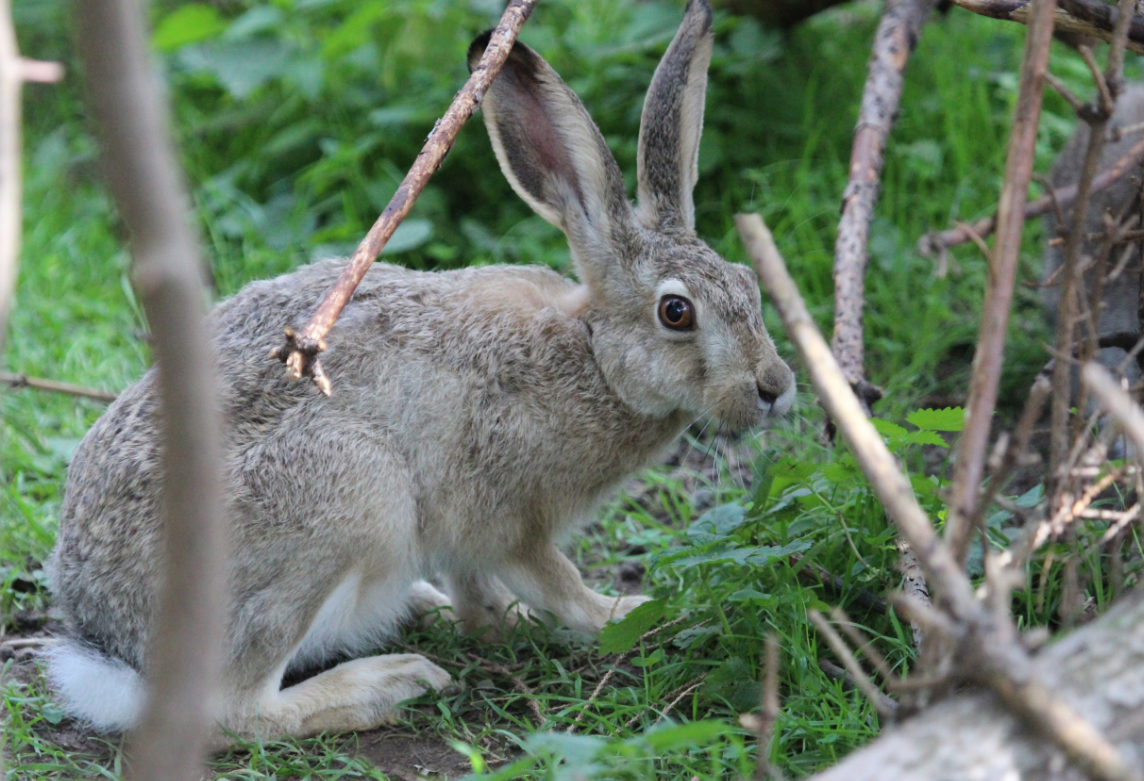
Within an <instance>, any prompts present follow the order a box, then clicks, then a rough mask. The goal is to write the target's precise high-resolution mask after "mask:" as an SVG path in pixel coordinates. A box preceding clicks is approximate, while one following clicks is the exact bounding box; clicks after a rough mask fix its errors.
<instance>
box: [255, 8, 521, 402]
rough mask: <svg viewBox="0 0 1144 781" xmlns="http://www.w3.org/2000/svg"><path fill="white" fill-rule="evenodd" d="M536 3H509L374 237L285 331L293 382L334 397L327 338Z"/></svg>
mask: <svg viewBox="0 0 1144 781" xmlns="http://www.w3.org/2000/svg"><path fill="white" fill-rule="evenodd" d="M536 1H537V0H512V2H510V3H509V5H508V8H506V9H505V12H504V15H503V16H502V17H501V20H500V23H499V24H497V26H496V29H495V30H493V34H492V38H491V39H490V40H489V45H488V47H487V48H486V49H485V53H484V54H483V55H482V56H481V60H480V62H479V63H477V67H476V68H475V69H474V70H473V72H472V74H470V75H469V80H468V81H466V82H465V86H464V87H462V88H461V91H460V92H458V93H457V95H456V97H454V98H453V102H452V104H450V106H449V109H448V110H447V111H446V112H445V115H444V116H443V117H441V119H439V120H438V121H437V124H436V125H435V126H434V128H433V132H432V133H430V134H429V138H428V139H426V141H425V146H424V147H422V149H421V152H420V153H419V154H418V155H417V159H416V160H415V161H414V163H413V166H412V167H411V168H410V169H409V173H407V174H406V175H405V178H404V179H403V180H402V181H401V185H400V186H399V187H398V188H397V192H395V193H394V194H393V198H391V199H390V201H389V204H388V205H387V206H386V207H385V210H384V211H383V212H382V213H381V216H380V217H378V218H377V222H375V223H374V224H373V227H372V228H370V229H369V233H367V234H366V236H365V238H364V239H362V241H361V244H359V245H358V248H357V249H356V250H354V254H353V257H351V258H350V260H349V262H348V263H347V264H346V267H345V269H344V270H343V271H342V273H341V276H339V277H338V279H337V281H336V282H335V283H334V285H333V287H331V288H330V289H329V291H327V293H326V295H325V298H323V299H322V303H321V304H320V305H319V306H318V310H317V311H316V312H314V315H313V317H311V318H310V322H308V323H307V324H306V327H305V328H303V329H302V332H301V333H296V332H295V331H294V329H293V328H287V329H286V344H284V345H283V346H282V347H279V348H277V349H275V350H274V352H272V353H271V357H273V358H277V359H278V360H280V361H282V362H283V363H285V364H286V366H287V371H288V373H289V375H290V377H291V378H292V379H295V380H300V379H301V378H302V377H304V376H305V377H310V378H311V379H313V381H314V383H315V384H316V385H317V386H318V387H319V388H320V389H321V391H322V393H324V394H326V395H327V396H329V395H330V392H331V390H332V387H331V385H330V379H329V377H327V376H326V373H325V371H323V370H322V364H321V361H320V360H319V359H318V354H319V353H321V352H322V351H323V350H325V349H326V335H327V334H328V333H329V332H330V329H331V328H333V327H334V323H335V322H336V321H337V319H338V316H339V315H341V313H342V310H343V309H345V307H346V304H347V303H349V300H350V297H351V296H352V295H353V293H354V290H356V289H357V286H358V284H359V283H360V282H361V280H362V278H363V277H364V276H365V274H366V272H367V271H369V267H370V266H371V265H372V264H373V262H374V260H376V259H377V256H378V255H379V254H381V251H382V250H383V249H384V248H385V244H386V242H387V241H389V239H390V237H391V236H392V235H393V232H394V231H395V230H397V226H398V225H400V224H401V221H402V220H404V219H405V217H406V215H407V214H409V210H410V209H412V208H413V203H414V202H415V201H416V200H417V197H418V196H419V195H421V192H422V190H424V189H425V185H427V184H428V183H429V179H430V177H432V176H433V174H434V173H436V172H437V169H438V168H439V167H440V165H441V162H442V161H443V160H444V159H445V155H446V154H448V152H449V150H450V149H451V148H452V147H453V142H454V141H456V139H457V133H459V132H460V130H461V128H462V127H464V125H465V123H466V122H467V121H468V120H469V117H471V116H472V115H473V112H474V111H475V110H476V108H477V106H478V105H479V104H480V102H481V99H482V98H483V97H484V96H485V92H486V91H488V88H489V85H491V84H492V82H493V79H495V78H496V76H497V74H498V73H500V69H501V67H502V66H503V65H504V63H505V60H507V59H508V55H509V52H511V51H512V46H513V43H514V42H515V41H516V36H517V34H519V33H520V28H521V26H522V25H523V24H524V22H525V20H526V19H528V16H529V14H531V13H532V9H533V6H535V5H536Z"/></svg>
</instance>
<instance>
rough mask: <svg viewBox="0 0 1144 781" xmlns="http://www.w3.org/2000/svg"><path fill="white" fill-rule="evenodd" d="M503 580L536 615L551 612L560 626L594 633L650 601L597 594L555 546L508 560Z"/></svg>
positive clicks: (550, 545)
mask: <svg viewBox="0 0 1144 781" xmlns="http://www.w3.org/2000/svg"><path fill="white" fill-rule="evenodd" d="M500 577H501V580H502V581H504V584H505V585H506V586H508V588H509V589H510V590H511V591H512V592H513V593H514V594H516V595H517V596H518V597H520V599H521V601H522V602H524V603H525V604H526V605H528V606H529V607H530V608H532V609H533V612H535V613H539V614H540V615H541V616H543V614H544V613H545V612H548V613H551V614H552V615H553V616H555V618H556V621H557V622H558V623H559V624H562V625H564V626H567V627H569V628H571V629H575V630H577V631H579V632H587V633H591V634H595V633H597V632H599V631H600V630H601V629H602V628H603V627H604V624H606V623H608V621H610V620H612V619H614V618H623V617H624V616H626V615H627V614H628V613H630V612H631V611H632V610H633V609H635V608H636V607H637V606H638V605H641V604H643V603H644V602H647V601H648V599H649V598H648V597H643V596H636V597H606V596H604V595H603V594H597V593H596V592H595V591H593V590H592V589H590V588H588V587H587V586H585V585H584V581H583V579H582V578H581V577H580V571H579V570H578V569H576V565H575V564H573V563H572V562H571V561H570V560H569V559H568V557H567V556H565V555H564V554H563V553H561V552H560V550H559V549H558V548H557V547H556V546H555V545H552V544H547V545H540V546H537V547H535V548H531V549H528V550H527V551H525V552H524V553H523V554H522V555H520V556H518V557H516V558H514V559H513V560H511V561H509V562H508V564H507V565H506V566H505V567H504V568H503V570H502V571H501V572H500Z"/></svg>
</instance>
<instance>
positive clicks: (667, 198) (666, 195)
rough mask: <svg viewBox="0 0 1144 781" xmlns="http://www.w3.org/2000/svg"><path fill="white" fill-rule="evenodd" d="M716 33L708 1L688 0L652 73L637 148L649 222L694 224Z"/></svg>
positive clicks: (642, 213)
mask: <svg viewBox="0 0 1144 781" xmlns="http://www.w3.org/2000/svg"><path fill="white" fill-rule="evenodd" d="M714 40H715V35H714V33H713V32H712V29H711V6H710V5H709V4H708V2H707V0H689V2H688V3H687V10H686V11H685V12H684V14H683V23H682V24H681V25H680V26H679V31H678V32H677V33H676V34H675V38H674V40H672V42H671V45H670V46H668V47H667V52H666V53H665V54H664V55H663V59H662V60H660V62H659V66H658V67H657V68H656V69H655V75H654V76H652V79H651V86H650V87H649V88H648V91H647V98H646V99H645V100H644V108H643V116H642V117H641V118H640V140H639V147H638V149H637V151H636V179H637V181H638V185H639V193H638V196H639V197H638V200H639V207H638V209H637V212H636V214H637V215H638V217H639V219H640V222H642V223H643V225H644V227H647V228H653V229H660V230H684V231H692V230H694V229H695V204H694V202H693V201H692V197H691V191H692V190H693V189H694V188H695V180H696V179H698V178H699V136H700V134H701V133H702V132H703V102H704V99H705V98H706V97H707V66H708V65H710V64H711V49H712V46H713V44H714Z"/></svg>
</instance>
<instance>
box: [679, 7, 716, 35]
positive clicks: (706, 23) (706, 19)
mask: <svg viewBox="0 0 1144 781" xmlns="http://www.w3.org/2000/svg"><path fill="white" fill-rule="evenodd" d="M692 14H699V15H700V16H701V17H702V19H703V29H704V30H706V29H707V28H709V27H710V26H711V3H709V2H708V0H688V2H687V8H686V9H684V11H683V15H684V17H688V16H691V15H692Z"/></svg>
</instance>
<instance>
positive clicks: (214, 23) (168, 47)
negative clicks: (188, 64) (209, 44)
mask: <svg viewBox="0 0 1144 781" xmlns="http://www.w3.org/2000/svg"><path fill="white" fill-rule="evenodd" d="M226 27H227V25H226V20H225V19H223V18H222V14H220V13H219V12H218V9H217V8H215V7H214V6H213V5H207V4H206V3H188V4H187V5H184V6H182V7H180V8H179V9H178V10H175V11H172V12H171V13H169V14H167V15H166V16H164V17H163V20H162V21H161V22H159V25H158V26H157V27H156V28H155V33H154V34H153V35H152V36H151V45H152V46H154V47H155V48H156V49H158V50H159V51H161V52H170V51H174V50H175V49H178V48H179V47H181V46H186V45H187V44H191V43H198V42H199V41H205V40H208V39H210V38H214V37H216V36H217V35H219V34H220V33H221V32H222V31H223V30H225V29H226Z"/></svg>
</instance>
